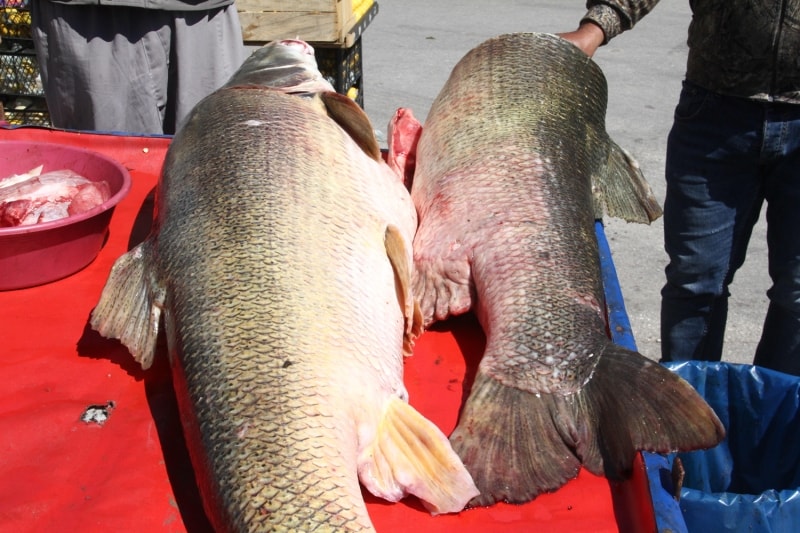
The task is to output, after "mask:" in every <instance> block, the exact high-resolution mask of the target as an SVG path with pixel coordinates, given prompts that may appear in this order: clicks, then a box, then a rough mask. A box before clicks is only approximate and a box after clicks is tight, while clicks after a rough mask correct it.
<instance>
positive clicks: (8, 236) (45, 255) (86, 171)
mask: <svg viewBox="0 0 800 533" xmlns="http://www.w3.org/2000/svg"><path fill="white" fill-rule="evenodd" d="M39 165H43V169H42V172H48V171H51V170H61V169H70V170H73V171H75V172H77V173H78V174H80V175H81V176H83V177H85V178H86V179H89V180H92V181H103V180H105V181H106V182H108V184H109V186H110V188H111V197H110V198H109V199H108V200H107V201H106V202H104V203H103V204H101V205H99V206H97V207H95V208H94V209H91V210H90V211H86V212H85V213H81V214H79V215H74V216H70V217H67V218H63V219H60V220H53V221H52V222H43V223H41V224H33V225H28V226H17V227H13V228H0V290H11V289H22V288H25V287H33V286H36V285H42V284H44V283H49V282H51V281H55V280H58V279H61V278H64V277H66V276H69V275H70V274H74V273H75V272H77V271H79V270H81V269H82V268H84V267H85V266H86V265H88V264H89V263H91V262H92V261H93V260H94V258H95V257H97V254H98V252H99V251H100V249H101V248H102V247H103V243H104V242H105V240H106V237H107V235H108V225H109V223H110V222H111V215H112V214H113V212H114V206H116V205H117V204H118V203H119V202H120V200H122V199H123V198H124V197H125V195H127V194H128V191H129V190H130V188H131V176H130V174H129V173H128V170H127V169H126V168H125V167H123V166H122V165H121V164H119V163H118V162H116V161H114V160H113V159H111V158H109V157H106V156H104V155H102V154H98V153H96V152H91V151H89V150H84V149H81V148H74V147H71V146H65V145H60V144H53V143H39V142H26V141H0V180H2V179H4V178H6V177H8V176H11V175H13V174H22V173H24V172H28V171H29V170H31V169H33V168H35V167H37V166H39Z"/></svg>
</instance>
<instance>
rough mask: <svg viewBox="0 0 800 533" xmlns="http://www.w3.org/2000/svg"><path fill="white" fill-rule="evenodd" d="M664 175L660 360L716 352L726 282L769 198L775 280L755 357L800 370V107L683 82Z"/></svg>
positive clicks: (723, 317)
mask: <svg viewBox="0 0 800 533" xmlns="http://www.w3.org/2000/svg"><path fill="white" fill-rule="evenodd" d="M666 180H667V195H666V200H665V203H664V246H665V249H666V251H667V254H668V255H669V264H668V266H667V268H666V278H667V282H666V284H665V286H664V288H663V289H662V291H661V295H662V300H661V340H662V354H661V355H662V361H681V360H688V359H701V360H708V361H718V360H720V358H721V356H722V343H723V336H724V333H725V322H726V320H727V315H728V297H729V294H730V293H729V292H728V286H729V285H730V283H731V281H732V280H733V276H734V274H735V273H736V271H737V269H738V268H739V267H741V266H742V264H743V263H744V259H745V254H746V252H747V245H748V242H749V240H750V236H751V233H752V230H753V226H754V225H755V223H756V222H757V220H758V217H759V213H760V211H761V207H762V204H763V203H764V201H766V203H767V213H766V220H767V247H768V250H769V252H768V254H769V257H768V259H769V275H770V278H771V280H772V286H771V287H770V289H769V290H768V291H767V296H768V297H769V300H770V303H769V309H768V311H767V316H766V318H765V320H764V327H763V332H762V335H761V340H760V342H759V345H758V348H757V350H756V354H755V358H754V364H756V365H759V366H765V367H768V368H772V369H774V370H779V371H782V372H786V373H790V374H796V375H800V105H789V104H775V103H759V102H753V101H749V100H745V99H741V98H734V97H728V96H722V95H719V94H716V93H712V92H709V91H706V90H704V89H702V88H700V87H697V86H695V85H693V84H691V83H688V82H684V86H683V91H682V92H681V97H680V101H679V102H678V105H677V107H676V109H675V121H674V124H673V127H672V131H671V132H670V135H669V139H668V144H667V163H666Z"/></svg>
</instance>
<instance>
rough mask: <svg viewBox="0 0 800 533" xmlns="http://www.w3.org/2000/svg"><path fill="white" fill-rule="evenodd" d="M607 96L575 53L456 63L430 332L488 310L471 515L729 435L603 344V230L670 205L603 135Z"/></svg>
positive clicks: (440, 160) (440, 184)
mask: <svg viewBox="0 0 800 533" xmlns="http://www.w3.org/2000/svg"><path fill="white" fill-rule="evenodd" d="M606 98H607V88H606V82H605V78H604V76H603V74H602V72H601V70H600V68H599V67H598V66H597V65H596V64H595V63H594V62H592V61H591V60H590V59H589V58H588V57H587V56H586V55H584V54H583V53H582V52H580V51H579V50H578V49H577V48H576V47H574V46H572V45H571V44H570V43H568V42H567V41H564V40H562V39H560V38H558V37H556V36H553V35H547V34H511V35H503V36H500V37H497V38H493V39H490V40H488V41H486V42H484V43H483V44H480V45H479V46H477V47H476V48H474V49H473V50H471V51H470V52H469V53H467V54H466V56H465V57H464V58H462V59H461V60H460V62H459V63H458V64H457V65H456V66H455V68H454V69H453V71H452V73H451V75H450V77H449V79H448V80H447V82H446V84H445V86H444V87H443V88H442V90H441V92H440V93H439V95H438V96H437V98H436V99H435V101H434V103H433V105H432V107H431V109H430V112H429V114H428V117H427V119H426V121H425V124H424V128H423V130H422V134H421V136H420V139H419V143H418V145H417V147H416V148H417V153H416V169H415V172H414V176H413V188H412V199H413V200H414V203H415V205H416V206H417V210H418V214H419V217H420V225H419V228H418V230H417V234H416V237H415V241H414V256H415V262H416V268H417V270H416V274H415V278H414V290H415V292H416V293H417V294H418V295H419V296H420V305H421V308H422V312H423V316H424V322H425V325H426V326H427V325H428V324H430V323H431V322H433V321H435V320H442V319H444V318H446V317H447V316H450V315H456V314H459V313H464V312H466V311H467V310H469V309H474V311H475V312H476V315H477V317H478V319H479V321H480V324H481V326H482V327H483V329H484V331H485V333H486V336H487V342H486V350H485V353H484V355H483V357H482V360H481V362H480V366H479V369H478V372H477V376H476V378H475V382H474V384H473V385H472V389H471V392H470V394H469V397H468V399H467V401H466V404H465V405H464V408H463V410H462V413H461V415H460V419H459V422H458V426H457V427H456V429H455V431H454V432H453V434H452V435H451V442H452V443H453V448H454V449H455V450H456V451H457V452H458V454H459V455H460V456H461V458H462V459H463V461H464V463H465V464H466V466H467V469H468V470H469V471H470V473H471V474H472V476H473V479H474V480H475V483H476V485H477V486H478V489H479V490H480V491H481V495H480V497H478V498H475V499H474V500H473V501H472V502H471V503H472V505H487V504H491V503H493V502H495V501H498V500H506V501H509V502H524V501H527V500H530V499H531V498H533V497H535V496H536V495H537V494H539V493H541V492H543V491H551V490H554V489H556V488H558V487H559V486H561V485H562V484H563V483H564V482H566V481H567V480H568V479H570V478H572V477H574V476H575V475H576V474H577V473H578V470H579V468H580V466H581V465H584V466H585V467H586V468H588V469H589V470H590V471H592V472H595V473H598V474H599V473H605V474H606V475H607V476H608V477H609V478H612V479H620V478H623V477H624V476H625V475H626V474H627V473H628V472H629V471H630V469H631V466H632V461H633V459H634V455H635V451H636V450H640V449H647V450H655V451H660V452H666V451H671V450H677V449H680V450H686V449H694V448H705V447H710V446H713V445H715V444H716V443H717V442H718V441H719V440H721V439H722V438H723V435H724V429H723V427H722V425H721V424H720V422H719V420H718V419H717V417H716V416H715V414H714V412H713V411H712V410H711V409H710V408H709V407H708V405H707V404H706V403H705V402H704V401H703V399H702V398H701V397H700V396H699V395H698V394H697V393H696V392H695V391H694V390H693V389H692V388H691V386H690V385H688V384H687V383H686V382H684V381H683V380H681V379H680V378H679V377H677V376H676V375H675V374H673V373H672V372H669V371H668V370H666V369H664V368H663V367H661V366H660V365H658V364H656V363H654V362H651V361H650V360H648V359H646V358H645V357H643V356H642V355H640V354H638V353H635V352H632V351H629V350H627V349H624V348H622V347H620V346H617V345H615V344H613V343H612V342H611V341H610V340H609V337H608V335H607V329H606V327H607V326H606V320H605V312H604V311H605V307H604V298H603V287H602V282H601V277H600V267H599V259H598V248H597V242H596V239H595V234H594V220H595V217H596V216H597V215H598V214H600V215H601V214H602V213H603V211H604V210H605V211H606V212H607V213H608V214H609V215H612V216H621V217H624V218H626V219H628V220H633V221H639V222H649V221H651V220H652V219H654V218H655V217H657V216H659V215H660V208H659V206H658V204H657V202H656V201H655V200H654V198H653V196H652V194H651V192H650V189H649V187H648V185H647V183H646V182H645V181H644V178H643V177H642V176H641V173H640V171H639V169H638V166H637V165H636V164H635V162H634V161H633V160H632V159H631V158H630V157H629V156H628V155H626V153H625V152H623V151H622V149H620V148H619V147H618V146H617V145H616V144H614V143H613V142H612V141H611V140H610V138H609V137H608V134H607V133H606V131H605V108H606Z"/></svg>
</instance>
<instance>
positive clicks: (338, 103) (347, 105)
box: [319, 92, 382, 161]
mask: <svg viewBox="0 0 800 533" xmlns="http://www.w3.org/2000/svg"><path fill="white" fill-rule="evenodd" d="M319 97H320V99H321V100H322V102H323V103H324V104H325V107H326V108H327V110H328V116H329V117H331V118H332V119H333V121H334V122H336V123H337V124H338V125H339V126H341V128H342V129H343V130H344V131H346V132H347V134H348V135H350V137H351V138H352V139H353V140H354V141H355V142H356V144H357V145H358V146H359V147H360V148H361V149H362V150H364V153H366V154H367V155H368V156H370V157H371V158H372V159H374V160H375V161H381V160H382V156H381V147H380V145H379V144H378V139H377V137H375V130H374V129H372V123H371V122H370V121H369V117H368V116H367V114H366V113H364V110H363V109H361V108H360V107H359V106H358V104H357V103H355V102H354V101H353V100H351V99H350V98H348V97H347V96H345V95H343V94H339V93H335V92H324V93H320V95H319Z"/></svg>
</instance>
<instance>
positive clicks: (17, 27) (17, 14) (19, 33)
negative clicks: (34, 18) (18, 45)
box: [0, 0, 31, 42]
mask: <svg viewBox="0 0 800 533" xmlns="http://www.w3.org/2000/svg"><path fill="white" fill-rule="evenodd" d="M30 38H31V12H30V7H29V0H0V39H2V40H3V41H4V42H5V41H6V40H7V39H30Z"/></svg>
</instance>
